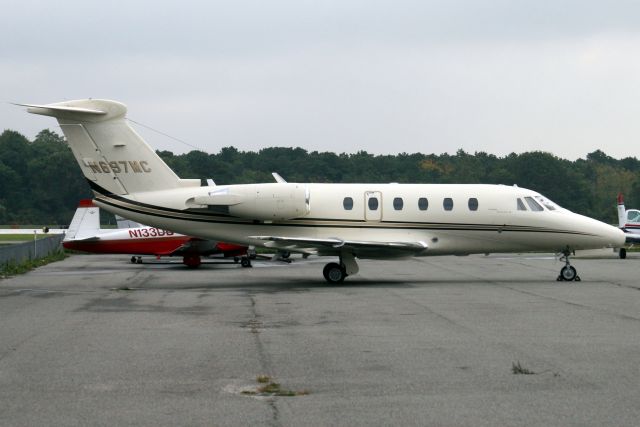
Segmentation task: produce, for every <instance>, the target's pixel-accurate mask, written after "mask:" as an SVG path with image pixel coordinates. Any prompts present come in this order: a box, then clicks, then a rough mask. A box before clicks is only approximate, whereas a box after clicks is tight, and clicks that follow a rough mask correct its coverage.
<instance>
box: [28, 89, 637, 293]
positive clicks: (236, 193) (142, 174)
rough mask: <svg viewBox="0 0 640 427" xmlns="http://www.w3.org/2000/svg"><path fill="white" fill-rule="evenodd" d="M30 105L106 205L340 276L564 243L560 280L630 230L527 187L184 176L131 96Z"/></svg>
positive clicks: (333, 278) (331, 277)
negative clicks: (221, 180)
mask: <svg viewBox="0 0 640 427" xmlns="http://www.w3.org/2000/svg"><path fill="white" fill-rule="evenodd" d="M22 105H23V106H25V107H28V109H27V111H29V112H30V113H35V114H41V115H45V116H52V117H55V118H56V119H57V120H58V123H59V124H60V127H61V128H62V131H63V132H64V134H65V136H66V138H67V142H68V144H69V147H70V148H71V150H72V151H73V154H74V156H75V158H76V160H77V161H78V164H79V165H80V168H81V169H82V172H83V173H84V175H85V177H86V179H87V180H88V182H89V184H90V186H91V188H92V190H93V192H94V194H95V204H96V205H98V206H100V207H103V208H105V209H107V210H109V211H111V212H113V213H115V214H117V215H121V216H124V217H126V218H130V219H133V220H135V221H137V222H140V223H142V224H148V225H151V226H154V227H158V228H162V229H165V230H172V231H176V232H179V233H183V234H187V235H191V236H197V237H200V238H203V239H212V240H218V241H224V242H235V243H238V244H243V245H256V246H266V247H271V248H274V249H277V250H280V251H291V252H300V253H303V254H318V255H330V256H337V257H338V262H331V263H329V264H327V265H326V266H325V267H324V271H323V273H324V277H325V278H326V280H327V281H329V282H331V283H339V282H342V281H343V280H344V278H345V277H347V276H349V275H353V274H356V273H357V272H358V264H357V262H356V258H360V259H364V258H371V259H395V258H408V257H413V256H429V255H467V254H472V253H487V252H524V251H554V252H558V253H563V254H564V261H565V265H564V267H562V269H561V271H560V275H559V276H558V280H579V277H578V275H577V272H576V269H575V268H574V267H573V266H571V264H570V262H569V255H570V254H571V253H572V251H575V250H576V249H591V248H602V247H620V246H622V245H623V243H624V240H625V237H624V233H623V232H622V231H621V230H619V229H618V228H616V227H612V226H610V225H607V224H604V223H602V222H600V221H596V220H594V219H591V218H587V217H584V216H582V215H578V214H575V213H573V212H570V211H568V210H566V209H563V208H561V207H560V206H558V205H556V204H555V203H553V202H552V201H550V200H549V199H547V198H545V197H543V196H542V195H540V194H538V193H536V192H535V191H531V190H526V189H524V188H519V187H515V186H514V187H509V186H503V185H475V184H474V185H470V184H469V185H467V184H457V185H454V184H303V183H288V182H286V181H284V180H283V179H281V178H280V177H279V176H277V175H276V181H277V182H275V183H265V184H246V185H221V186H210V185H201V181H200V180H199V179H180V178H178V176H176V175H175V173H174V172H173V171H172V170H171V169H170V168H169V167H168V166H167V165H166V164H165V163H164V162H163V161H162V159H160V157H158V156H157V155H156V154H155V152H154V151H153V149H151V147H150V146H149V145H148V144H147V143H146V142H144V141H143V140H142V138H141V137H140V136H139V135H138V134H137V133H136V132H135V131H134V130H133V129H132V128H131V127H130V126H129V124H128V122H127V120H126V117H125V116H126V112H127V108H126V107H125V105H123V104H121V103H119V102H115V101H108V100H97V99H85V100H77V101H66V102H60V103H56V104H47V105H28V104H27V105H25V104H22Z"/></svg>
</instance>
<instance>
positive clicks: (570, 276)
mask: <svg viewBox="0 0 640 427" xmlns="http://www.w3.org/2000/svg"><path fill="white" fill-rule="evenodd" d="M570 255H571V251H570V250H569V249H565V250H564V252H562V257H561V258H560V261H564V267H562V269H560V274H559V275H558V278H557V279H556V280H557V281H558V282H562V281H563V280H566V281H567V282H571V281H574V280H575V281H576V282H579V281H580V280H582V279H580V276H578V272H577V271H576V269H575V267H573V266H572V265H571V262H570V260H569V256H570Z"/></svg>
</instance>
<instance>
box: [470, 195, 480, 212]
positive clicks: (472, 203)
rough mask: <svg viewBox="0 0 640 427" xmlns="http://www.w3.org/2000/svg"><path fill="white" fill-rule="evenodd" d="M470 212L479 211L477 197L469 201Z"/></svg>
mask: <svg viewBox="0 0 640 427" xmlns="http://www.w3.org/2000/svg"><path fill="white" fill-rule="evenodd" d="M469 210H470V211H477V210H478V199H476V198H475V197H472V198H470V199H469Z"/></svg>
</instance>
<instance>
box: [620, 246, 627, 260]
mask: <svg viewBox="0 0 640 427" xmlns="http://www.w3.org/2000/svg"><path fill="white" fill-rule="evenodd" d="M618 256H619V257H620V259H626V258H627V250H626V249H625V248H620V251H619V252H618Z"/></svg>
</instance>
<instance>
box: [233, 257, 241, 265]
mask: <svg viewBox="0 0 640 427" xmlns="http://www.w3.org/2000/svg"><path fill="white" fill-rule="evenodd" d="M239 262H240V258H238V257H237V256H234V257H233V263H234V264H237V263H239Z"/></svg>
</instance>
